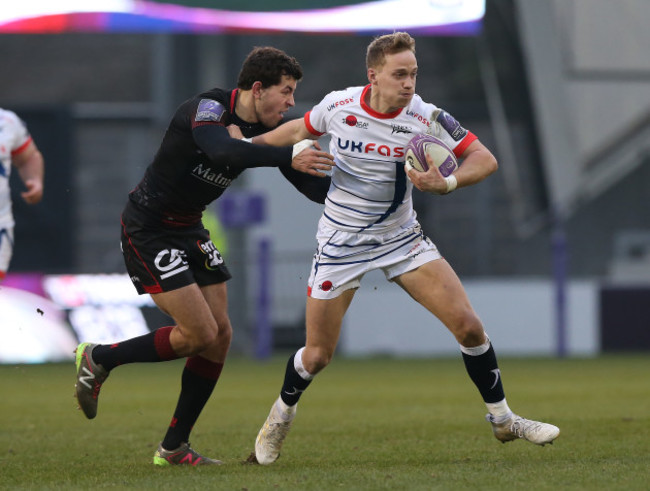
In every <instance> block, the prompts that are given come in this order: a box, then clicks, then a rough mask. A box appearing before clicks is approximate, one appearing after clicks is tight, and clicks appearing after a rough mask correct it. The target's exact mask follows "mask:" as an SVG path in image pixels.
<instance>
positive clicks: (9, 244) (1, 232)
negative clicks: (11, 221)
mask: <svg viewBox="0 0 650 491" xmlns="http://www.w3.org/2000/svg"><path fill="white" fill-rule="evenodd" d="M13 252H14V228H13V227H5V228H2V227H0V278H3V277H4V275H5V273H6V272H7V270H8V269H9V262H10V261H11V256H12V255H13Z"/></svg>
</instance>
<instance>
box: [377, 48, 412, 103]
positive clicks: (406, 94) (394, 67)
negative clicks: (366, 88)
mask: <svg viewBox="0 0 650 491" xmlns="http://www.w3.org/2000/svg"><path fill="white" fill-rule="evenodd" d="M385 60H386V61H385V63H384V64H383V65H382V66H381V67H379V68H377V69H372V68H371V69H369V70H368V77H369V79H370V83H371V84H372V92H373V94H372V99H373V100H374V101H376V103H377V104H378V107H375V108H374V109H377V110H378V111H380V112H386V113H387V112H392V111H396V110H398V109H400V108H402V107H405V106H407V105H408V104H409V102H411V99H413V95H414V94H415V79H416V78H417V74H418V62H417V59H416V58H415V54H414V53H413V52H411V51H408V50H407V51H402V52H400V53H395V54H390V55H386V59H385Z"/></svg>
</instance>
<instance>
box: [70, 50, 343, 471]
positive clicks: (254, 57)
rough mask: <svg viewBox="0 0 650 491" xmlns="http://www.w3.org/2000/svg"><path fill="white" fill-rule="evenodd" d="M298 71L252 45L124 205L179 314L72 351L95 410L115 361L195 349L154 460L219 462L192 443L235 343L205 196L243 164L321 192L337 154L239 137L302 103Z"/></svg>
mask: <svg viewBox="0 0 650 491" xmlns="http://www.w3.org/2000/svg"><path fill="white" fill-rule="evenodd" d="M301 78H302V69H301V67H300V65H299V64H298V62H297V61H296V60H295V58H292V57H290V56H288V55H287V54H286V53H284V52H283V51H281V50H278V49H275V48H271V47H262V48H255V49H254V50H253V51H251V53H250V54H249V55H248V57H247V58H246V60H245V61H244V63H243V65H242V69H241V72H240V74H239V78H238V81H237V88H236V89H234V90H222V89H212V90H209V91H207V92H204V93H201V94H199V95H197V96H195V97H193V98H191V99H189V100H187V101H186V102H184V103H183V104H181V105H180V107H179V108H178V109H177V111H176V113H175V114H174V116H173V118H172V120H171V122H170V124H169V127H168V128H167V132H166V133H165V136H164V138H163V141H162V143H161V145H160V148H159V150H158V152H157V153H156V155H155V157H154V159H153V162H152V163H151V164H150V165H149V167H147V169H146V171H145V175H144V177H143V179H142V180H141V181H140V183H139V184H138V185H137V186H136V188H135V189H134V190H133V191H132V192H131V193H130V194H129V199H128V201H127V204H126V207H125V208H124V211H123V214H122V244H121V245H122V252H123V254H124V261H125V263H126V268H127V271H128V273H129V275H130V277H131V280H132V282H133V284H134V285H135V288H136V289H137V291H138V293H140V294H147V293H148V294H150V295H151V297H152V298H153V300H154V301H155V303H156V305H157V306H158V307H159V308H160V309H161V310H162V311H163V312H165V313H167V314H168V315H169V316H171V317H172V318H173V320H174V322H175V325H172V326H168V327H161V328H159V329H157V330H155V331H152V332H151V333H149V334H146V335H143V336H139V337H135V338H132V339H128V340H125V341H122V342H120V343H116V344H112V345H102V344H94V343H81V344H80V345H79V346H78V347H77V351H76V366H77V383H76V396H77V400H78V403H79V406H80V408H81V409H82V410H83V412H84V414H85V415H86V417H87V418H89V419H92V418H94V417H95V416H96V414H97V399H98V396H99V391H100V389H101V386H102V384H103V383H104V381H105V380H106V378H107V377H108V375H109V373H110V372H111V371H112V370H113V369H114V368H115V367H117V366H118V365H124V364H127V363H152V362H160V361H167V360H175V359H178V358H182V357H187V362H186V364H185V368H184V370H183V374H182V384H181V393H180V396H179V399H178V404H177V406H176V410H175V412H174V415H173V417H172V420H171V423H170V425H169V428H168V430H167V433H166V435H165V437H164V439H163V440H162V442H161V444H160V445H159V447H158V449H157V451H156V453H155V455H154V458H153V463H154V464H156V465H178V464H186V465H203V464H220V463H221V462H220V461H218V460H215V459H210V458H207V457H204V456H202V455H200V454H198V453H197V452H196V451H194V450H193V449H192V448H191V447H190V444H189V435H190V431H191V429H192V427H193V426H194V423H195V422H196V420H197V419H198V417H199V414H200V413H201V411H202V409H203V407H204V406H205V404H206V402H207V401H208V399H209V397H210V395H211V393H212V391H213V389H214V387H215V385H216V383H217V380H218V378H219V375H220V373H221V370H222V368H223V365H224V362H225V360H226V355H227V353H228V349H229V347H230V341H231V337H232V327H231V325H230V320H229V318H228V297H227V289H226V281H227V280H228V279H230V277H231V275H230V273H229V272H228V268H227V267H226V265H225V263H224V260H223V258H222V257H221V254H220V253H219V251H218V250H217V248H216V247H215V246H214V244H213V243H212V241H211V240H210V235H209V233H208V231H207V230H206V229H205V228H204V227H203V224H202V222H201V215H202V213H203V210H204V209H205V207H206V205H208V204H209V203H211V202H212V201H214V200H215V199H217V198H219V196H221V194H222V193H223V192H224V191H225V190H226V188H227V187H228V186H229V185H230V183H231V182H232V181H233V179H235V178H236V177H237V176H238V175H239V174H241V173H242V172H243V171H244V170H245V169H248V168H252V167H279V168H280V170H281V171H282V173H283V174H284V175H285V177H286V178H287V179H288V180H289V181H290V182H291V183H292V184H293V185H294V186H295V187H296V188H297V189H298V190H299V191H301V192H302V193H303V194H305V195H306V196H307V197H308V198H309V199H311V200H314V201H317V202H321V203H322V202H323V201H324V199H325V196H326V194H327V189H328V187H329V178H328V177H326V176H325V174H323V172H322V171H324V170H327V169H329V168H330V167H331V165H333V164H334V162H333V160H332V156H331V155H330V154H329V153H327V152H322V151H320V149H319V148H318V147H316V148H314V147H311V146H310V147H307V148H306V149H304V150H302V151H300V150H301V148H302V147H300V146H295V147H293V148H292V147H284V148H270V147H262V146H257V145H252V144H250V143H248V142H244V141H241V140H238V139H234V138H231V137H230V135H229V133H228V129H227V128H228V126H231V127H233V125H236V126H237V127H239V129H240V130H241V132H242V133H243V136H244V137H246V138H252V137H253V136H256V135H259V134H261V133H264V132H266V131H268V130H270V129H272V128H274V127H276V126H277V125H278V124H280V122H281V121H282V119H283V115H284V113H285V112H287V111H288V110H289V109H290V108H291V107H292V106H293V105H294V104H295V102H294V92H295V90H296V85H297V83H298V81H299V80H300V79H301Z"/></svg>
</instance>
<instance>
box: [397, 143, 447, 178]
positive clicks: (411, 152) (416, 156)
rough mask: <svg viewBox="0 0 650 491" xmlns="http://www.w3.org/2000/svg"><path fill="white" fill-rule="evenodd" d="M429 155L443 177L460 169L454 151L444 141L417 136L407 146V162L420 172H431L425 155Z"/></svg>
mask: <svg viewBox="0 0 650 491" xmlns="http://www.w3.org/2000/svg"><path fill="white" fill-rule="evenodd" d="M426 154H429V156H430V157H431V160H433V162H434V164H435V165H436V167H438V170H439V171H440V173H441V174H442V175H443V177H447V176H449V175H450V174H451V173H452V172H454V171H455V170H456V169H457V168H458V160H457V159H456V156H455V155H454V151H453V150H452V149H451V148H449V147H448V146H447V144H445V142H443V141H442V140H440V139H438V138H436V137H435V136H431V135H427V134H421V135H415V136H414V137H413V138H411V141H409V142H408V144H407V145H406V152H405V154H404V155H405V160H406V162H407V163H409V164H411V166H412V167H413V168H414V169H415V170H418V171H420V172H426V171H428V170H429V164H428V163H427V159H426V158H425V155H426Z"/></svg>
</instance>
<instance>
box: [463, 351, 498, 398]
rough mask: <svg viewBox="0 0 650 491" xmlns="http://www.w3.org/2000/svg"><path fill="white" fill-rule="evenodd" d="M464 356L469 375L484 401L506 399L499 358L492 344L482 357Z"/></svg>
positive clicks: (464, 354) (465, 354)
mask: <svg viewBox="0 0 650 491" xmlns="http://www.w3.org/2000/svg"><path fill="white" fill-rule="evenodd" d="M462 354H463V361H464V362H465V368H466V369H467V373H468V374H469V377H470V378H471V379H472V382H474V384H475V385H476V387H477V388H478V390H479V392H480V393H481V396H482V397H483V401H485V402H488V403H492V402H499V401H502V400H503V399H505V397H506V396H505V393H504V391H503V384H502V383H501V371H500V370H499V366H498V365H497V357H496V354H495V353H494V348H492V343H490V347H489V349H488V350H487V351H486V352H485V353H483V354H481V355H477V356H472V355H468V354H467V353H462Z"/></svg>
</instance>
